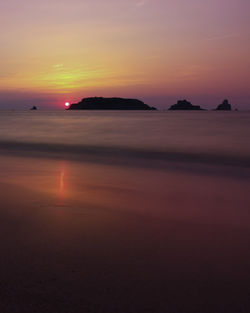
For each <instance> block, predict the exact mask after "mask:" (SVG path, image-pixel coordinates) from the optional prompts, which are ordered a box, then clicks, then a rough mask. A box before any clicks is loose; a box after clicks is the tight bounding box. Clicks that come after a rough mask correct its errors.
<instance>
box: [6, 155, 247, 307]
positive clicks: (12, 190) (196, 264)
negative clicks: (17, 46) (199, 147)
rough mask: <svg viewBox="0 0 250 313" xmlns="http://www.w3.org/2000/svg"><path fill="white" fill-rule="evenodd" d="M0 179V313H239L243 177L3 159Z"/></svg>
mask: <svg viewBox="0 0 250 313" xmlns="http://www.w3.org/2000/svg"><path fill="white" fill-rule="evenodd" d="M0 171H1V177H0V198H1V209H0V217H1V218H0V233H1V246H0V247H1V250H0V251H1V258H0V262H1V281H0V297H1V300H0V311H1V312H3V313H14V312H18V313H29V312H30V313H35V312H39V313H43V312H54V313H64V312H65V313H69V312H74V313H78V312H79V313H80V312H95V313H96V312H104V313H110V312H117V313H118V312H126V313H128V312H133V313H139V312H155V313H156V312H160V313H163V312H171V313H175V312H176V313H181V312H183V313H184V312H185V313H187V312H192V313H196V312H197V313H198V312H202V313H206V312H214V313H215V312H216V313H217V312H227V313H229V312H232V313H236V312H249V309H250V297H249V294H250V287H249V279H250V252H249V249H248V245H249V243H248V241H249V236H250V227H249V220H250V219H249V215H250V212H249V207H250V196H249V190H250V189H249V188H250V180H249V179H248V178H247V175H248V174H249V170H248V169H244V173H245V174H246V175H245V177H242V178H241V177H239V175H238V176H237V175H235V174H234V173H235V169H234V170H232V169H230V167H229V168H226V169H224V172H227V173H228V174H229V173H230V171H231V175H227V176H226V177H224V176H223V175H214V172H213V171H210V172H208V171H207V170H206V171H204V172H202V171H200V170H199V171H198V172H199V174H198V172H197V173H195V172H194V174H191V173H190V171H185V170H183V169H182V171H180V170H179V171H178V170H175V169H174V167H173V166H171V164H169V167H168V168H164V169H163V170H160V169H148V168H144V167H143V166H142V167H138V168H135V167H130V166H128V165H126V166H117V165H111V164H109V165H103V164H98V163H90V162H74V161H68V160H64V159H60V160H58V159H56V158H54V159H53V158H39V157H36V158H28V157H17V156H16V157H15V156H2V157H1V162H0ZM242 171H243V170H242ZM217 172H218V171H217ZM221 172H223V171H221Z"/></svg>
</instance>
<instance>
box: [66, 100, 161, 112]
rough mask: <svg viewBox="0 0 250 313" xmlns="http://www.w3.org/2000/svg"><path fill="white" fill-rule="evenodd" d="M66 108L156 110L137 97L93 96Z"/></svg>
mask: <svg viewBox="0 0 250 313" xmlns="http://www.w3.org/2000/svg"><path fill="white" fill-rule="evenodd" d="M67 110H156V108H154V107H150V106H148V105H147V104H145V103H144V102H142V101H140V100H137V99H124V98H103V97H93V98H84V99H82V101H81V102H78V103H73V104H71V105H70V107H69V108H68V109H67Z"/></svg>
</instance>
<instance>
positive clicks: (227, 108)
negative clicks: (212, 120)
mask: <svg viewBox="0 0 250 313" xmlns="http://www.w3.org/2000/svg"><path fill="white" fill-rule="evenodd" d="M231 110H232V107H231V104H230V103H228V100H227V99H225V100H224V101H223V102H222V103H221V104H219V105H218V106H217V108H216V111H231Z"/></svg>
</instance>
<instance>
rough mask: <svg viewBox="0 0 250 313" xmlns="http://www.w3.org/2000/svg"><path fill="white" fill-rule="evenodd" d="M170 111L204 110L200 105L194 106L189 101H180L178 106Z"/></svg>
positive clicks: (174, 106)
mask: <svg viewBox="0 0 250 313" xmlns="http://www.w3.org/2000/svg"><path fill="white" fill-rule="evenodd" d="M169 110H203V109H202V108H201V107H200V106H199V105H192V103H191V102H188V101H187V100H179V101H178V102H177V103H176V104H174V105H172V106H171V107H170V108H169Z"/></svg>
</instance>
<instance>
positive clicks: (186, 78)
mask: <svg viewBox="0 0 250 313" xmlns="http://www.w3.org/2000/svg"><path fill="white" fill-rule="evenodd" d="M30 12H32V14H30ZM31 28H32V32H31V31H30V30H31ZM0 29H1V30H2V31H1V33H0V45H1V51H0V68H1V74H0V79H1V84H0V108H1V107H2V106H4V105H5V104H6V103H8V105H9V106H8V107H10V105H11V104H12V103H13V105H20V106H21V107H23V105H27V102H28V101H30V103H32V104H34V103H35V104H36V105H38V106H39V108H40V104H41V106H45V107H46V106H47V108H53V107H58V108H61V107H62V105H61V103H64V101H65V100H64V99H65V98H67V99H72V101H75V102H77V101H79V100H81V99H82V98H83V97H85V96H86V97H89V96H121V97H136V98H139V99H141V100H143V101H145V102H146V103H147V104H151V105H153V106H157V105H158V104H165V103H166V104H167V101H171V102H170V103H168V104H173V103H176V100H177V99H180V98H188V99H189V100H191V101H193V102H194V104H200V105H203V104H205V105H211V107H214V105H215V103H216V104H218V101H220V102H219V103H221V101H222V99H225V98H228V99H229V100H230V102H232V103H237V104H239V105H243V106H246V105H248V104H250V91H249V85H250V70H249V68H250V61H249V60H250V59H249V53H250V41H249V29H250V1H246V0H204V1H197V0H189V1H186V0H126V1H124V0H105V1H100V0H84V1H79V0H71V1H69V0H53V1H51V0H43V1H34V0H22V1H20V0H11V1H4V2H3V4H1V6H0ZM169 99H170V100H169ZM173 101H174V102H173Z"/></svg>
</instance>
